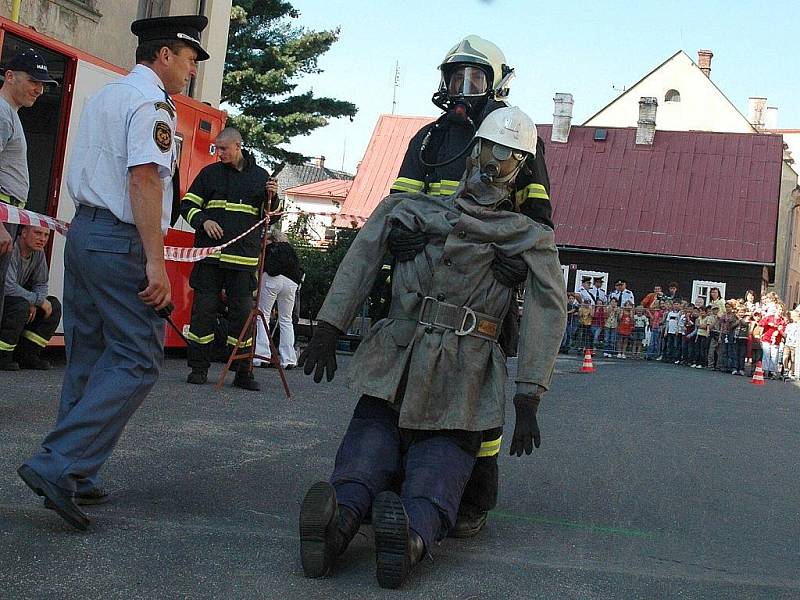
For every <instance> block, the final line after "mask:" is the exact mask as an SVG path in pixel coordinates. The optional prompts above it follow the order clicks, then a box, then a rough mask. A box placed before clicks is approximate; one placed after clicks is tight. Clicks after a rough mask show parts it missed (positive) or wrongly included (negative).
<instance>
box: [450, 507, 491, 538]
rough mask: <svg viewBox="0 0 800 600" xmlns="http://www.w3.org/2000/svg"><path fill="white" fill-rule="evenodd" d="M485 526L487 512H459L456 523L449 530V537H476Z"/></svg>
mask: <svg viewBox="0 0 800 600" xmlns="http://www.w3.org/2000/svg"><path fill="white" fill-rule="evenodd" d="M485 526H486V513H485V512H476V513H458V518H457V519H456V524H455V525H454V526H453V528H452V529H451V530H450V531H448V532H447V537H451V538H460V539H461V538H471V537H475V536H476V535H478V533H479V532H480V530H481V529H483V528H484V527H485Z"/></svg>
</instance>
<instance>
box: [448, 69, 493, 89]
mask: <svg viewBox="0 0 800 600" xmlns="http://www.w3.org/2000/svg"><path fill="white" fill-rule="evenodd" d="M488 89H489V86H488V84H487V82H486V72H485V71H484V70H483V69H480V68H478V67H473V66H471V65H458V66H457V67H455V68H454V69H453V70H452V71H450V75H449V77H448V78H447V95H448V96H451V97H452V96H483V95H484V94H485V93H486V91H487V90H488Z"/></svg>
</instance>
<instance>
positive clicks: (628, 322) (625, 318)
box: [617, 304, 633, 358]
mask: <svg viewBox="0 0 800 600" xmlns="http://www.w3.org/2000/svg"><path fill="white" fill-rule="evenodd" d="M632 332H633V306H631V305H630V304H628V305H626V306H625V308H623V309H622V314H621V315H620V317H619V325H618V326H617V335H618V336H619V337H618V339H619V341H618V342H617V358H627V356H625V352H626V351H627V350H628V341H629V340H630V338H631V333H632Z"/></svg>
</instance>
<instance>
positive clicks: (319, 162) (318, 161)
mask: <svg viewBox="0 0 800 600" xmlns="http://www.w3.org/2000/svg"><path fill="white" fill-rule="evenodd" d="M311 164H312V165H314V166H315V167H319V168H320V169H324V168H325V157H324V156H315V157H314V158H312V159H311Z"/></svg>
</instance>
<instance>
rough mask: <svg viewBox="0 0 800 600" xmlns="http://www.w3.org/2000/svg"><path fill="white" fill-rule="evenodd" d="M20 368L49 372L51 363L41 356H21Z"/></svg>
mask: <svg viewBox="0 0 800 600" xmlns="http://www.w3.org/2000/svg"><path fill="white" fill-rule="evenodd" d="M19 368H20V369H35V370H37V371H47V370H49V369H50V362H49V361H46V360H45V359H43V358H42V357H41V356H20V358H19Z"/></svg>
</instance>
